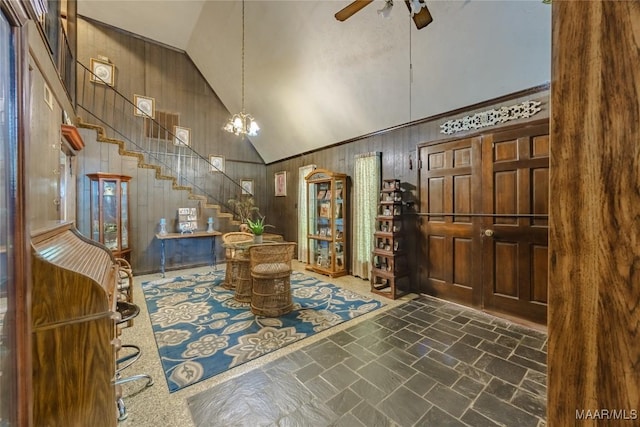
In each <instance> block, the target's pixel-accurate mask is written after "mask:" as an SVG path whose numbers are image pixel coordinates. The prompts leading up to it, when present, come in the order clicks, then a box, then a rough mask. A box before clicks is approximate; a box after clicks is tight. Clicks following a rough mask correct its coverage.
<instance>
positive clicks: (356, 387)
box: [187, 296, 547, 427]
mask: <svg viewBox="0 0 640 427" xmlns="http://www.w3.org/2000/svg"><path fill="white" fill-rule="evenodd" d="M546 350H547V336H546V334H545V333H544V332H541V331H537V330H533V329H529V328H526V327H523V326H520V325H517V324H514V323H512V322H509V321H506V320H503V319H500V318H496V317H493V316H490V315H486V314H484V313H481V312H478V311H475V310H471V309H466V308H464V307H461V306H458V305H456V304H450V303H447V302H444V301H440V300H437V299H435V298H430V297H427V296H422V297H420V298H418V299H415V300H412V301H409V302H406V303H404V304H402V305H400V306H397V307H394V308H391V309H390V310H387V311H385V312H383V313H381V314H379V315H377V316H374V317H371V318H370V319H368V320H366V321H363V322H360V323H358V324H356V325H354V326H352V327H350V328H346V329H344V330H342V331H339V332H336V333H335V334H332V335H329V336H327V337H325V338H322V339H321V340H319V341H316V342H314V343H312V344H310V345H308V346H305V347H302V348H300V349H298V350H296V351H294V352H292V353H289V354H287V355H285V356H282V357H280V358H278V359H276V360H273V361H270V362H269V363H267V364H265V365H262V366H259V367H257V368H255V369H253V370H251V371H248V372H246V373H243V374H242V375H240V376H237V377H235V378H231V379H229V380H228V381H226V382H223V383H220V384H217V385H215V386H213V387H212V388H210V389H207V390H204V391H201V392H199V393H198V394H195V395H192V396H190V397H188V398H187V404H188V407H189V410H190V412H191V416H192V419H193V422H194V424H195V425H197V426H225V427H231V426H263V425H264V426H305V427H306V426H348V427H355V426H368V427H370V426H435V427H445V426H474V427H475V426H508V427H512V426H513V427H516V426H518V427H528V426H530V427H542V426H546V422H545V418H546V373H547V367H546Z"/></svg>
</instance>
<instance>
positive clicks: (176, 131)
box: [173, 125, 191, 147]
mask: <svg viewBox="0 0 640 427" xmlns="http://www.w3.org/2000/svg"><path fill="white" fill-rule="evenodd" d="M173 145H177V146H181V147H188V146H190V145H191V129H189V128H183V127H182V126H175V125H174V126H173Z"/></svg>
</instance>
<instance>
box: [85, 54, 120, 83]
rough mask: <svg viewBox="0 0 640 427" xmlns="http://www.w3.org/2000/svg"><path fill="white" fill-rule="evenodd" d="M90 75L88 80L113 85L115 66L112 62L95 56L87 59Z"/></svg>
mask: <svg viewBox="0 0 640 427" xmlns="http://www.w3.org/2000/svg"><path fill="white" fill-rule="evenodd" d="M89 69H90V70H91V76H90V77H89V81H91V82H93V83H99V84H103V85H108V86H114V85H115V67H114V66H113V64H112V63H110V62H107V61H103V60H100V59H96V58H91V59H90V60H89Z"/></svg>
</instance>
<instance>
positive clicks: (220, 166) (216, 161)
mask: <svg viewBox="0 0 640 427" xmlns="http://www.w3.org/2000/svg"><path fill="white" fill-rule="evenodd" d="M209 163H211V169H210V170H209V171H210V172H224V157H223V156H214V155H211V156H209Z"/></svg>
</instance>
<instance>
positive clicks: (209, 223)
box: [207, 217, 213, 233]
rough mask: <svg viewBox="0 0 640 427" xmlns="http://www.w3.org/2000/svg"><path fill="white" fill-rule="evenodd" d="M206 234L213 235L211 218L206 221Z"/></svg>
mask: <svg viewBox="0 0 640 427" xmlns="http://www.w3.org/2000/svg"><path fill="white" fill-rule="evenodd" d="M207 233H213V218H211V217H209V219H208V220H207Z"/></svg>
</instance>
